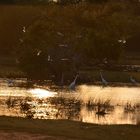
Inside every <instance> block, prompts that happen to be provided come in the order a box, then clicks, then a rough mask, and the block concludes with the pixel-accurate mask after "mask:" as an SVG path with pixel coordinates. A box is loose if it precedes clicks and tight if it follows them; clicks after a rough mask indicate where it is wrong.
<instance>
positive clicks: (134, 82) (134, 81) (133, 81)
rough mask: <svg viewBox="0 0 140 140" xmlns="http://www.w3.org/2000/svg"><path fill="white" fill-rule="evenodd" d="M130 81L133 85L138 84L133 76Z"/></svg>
mask: <svg viewBox="0 0 140 140" xmlns="http://www.w3.org/2000/svg"><path fill="white" fill-rule="evenodd" d="M130 81H131V83H133V84H137V82H136V80H135V79H134V78H133V77H132V76H130Z"/></svg>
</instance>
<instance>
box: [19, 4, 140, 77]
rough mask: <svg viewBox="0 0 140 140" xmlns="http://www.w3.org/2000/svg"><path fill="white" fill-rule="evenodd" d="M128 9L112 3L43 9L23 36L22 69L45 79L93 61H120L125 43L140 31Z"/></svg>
mask: <svg viewBox="0 0 140 140" xmlns="http://www.w3.org/2000/svg"><path fill="white" fill-rule="evenodd" d="M129 6H130V5H129V4H128V3H125V4H124V5H123V4H122V3H119V2H116V3H112V2H111V3H106V4H99V5H96V4H95V5H89V4H88V3H82V4H78V5H77V6H76V7H75V6H74V5H67V6H64V7H63V6H58V5H51V6H49V7H47V8H46V9H45V8H44V12H43V13H42V15H41V16H40V18H39V19H37V20H36V21H35V22H34V23H33V24H31V25H30V26H29V27H28V28H27V30H26V32H24V33H23V41H22V43H21V45H20V51H19V52H21V53H19V54H20V64H21V68H23V69H24V71H26V72H27V73H28V74H29V75H30V76H33V77H34V76H35V75H38V76H39V77H42V76H44V75H45V74H46V73H52V74H54V75H58V73H59V75H60V74H61V73H63V72H67V71H69V72H70V71H73V70H75V71H76V70H77V68H79V66H81V64H83V63H86V62H88V61H92V60H93V59H96V60H100V61H102V60H104V59H105V58H106V59H108V60H117V59H118V58H119V56H120V55H121V52H122V50H123V48H124V47H125V46H126V41H127V40H129V39H130V38H132V37H133V36H134V35H135V34H136V33H137V32H139V31H140V27H139V22H140V21H139V20H140V17H139V15H135V13H134V9H133V8H130V9H128V7H129ZM64 60H65V61H64ZM66 60H67V61H66ZM32 74H33V75H32Z"/></svg>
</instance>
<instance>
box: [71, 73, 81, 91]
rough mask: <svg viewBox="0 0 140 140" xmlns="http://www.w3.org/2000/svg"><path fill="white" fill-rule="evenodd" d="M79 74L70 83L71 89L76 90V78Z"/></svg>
mask: <svg viewBox="0 0 140 140" xmlns="http://www.w3.org/2000/svg"><path fill="white" fill-rule="evenodd" d="M78 76H79V75H78V74H77V75H76V77H75V79H74V80H73V82H72V83H71V84H70V85H69V89H70V90H75V86H76V80H77V78H78Z"/></svg>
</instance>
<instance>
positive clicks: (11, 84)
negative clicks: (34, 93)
mask: <svg viewBox="0 0 140 140" xmlns="http://www.w3.org/2000/svg"><path fill="white" fill-rule="evenodd" d="M7 84H8V86H9V87H11V86H14V81H13V80H12V79H8V80H7Z"/></svg>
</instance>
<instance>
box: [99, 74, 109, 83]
mask: <svg viewBox="0 0 140 140" xmlns="http://www.w3.org/2000/svg"><path fill="white" fill-rule="evenodd" d="M100 76H101V80H102V84H103V85H104V86H107V85H108V82H107V81H106V80H105V79H104V77H103V75H102V73H101V72H100Z"/></svg>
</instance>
